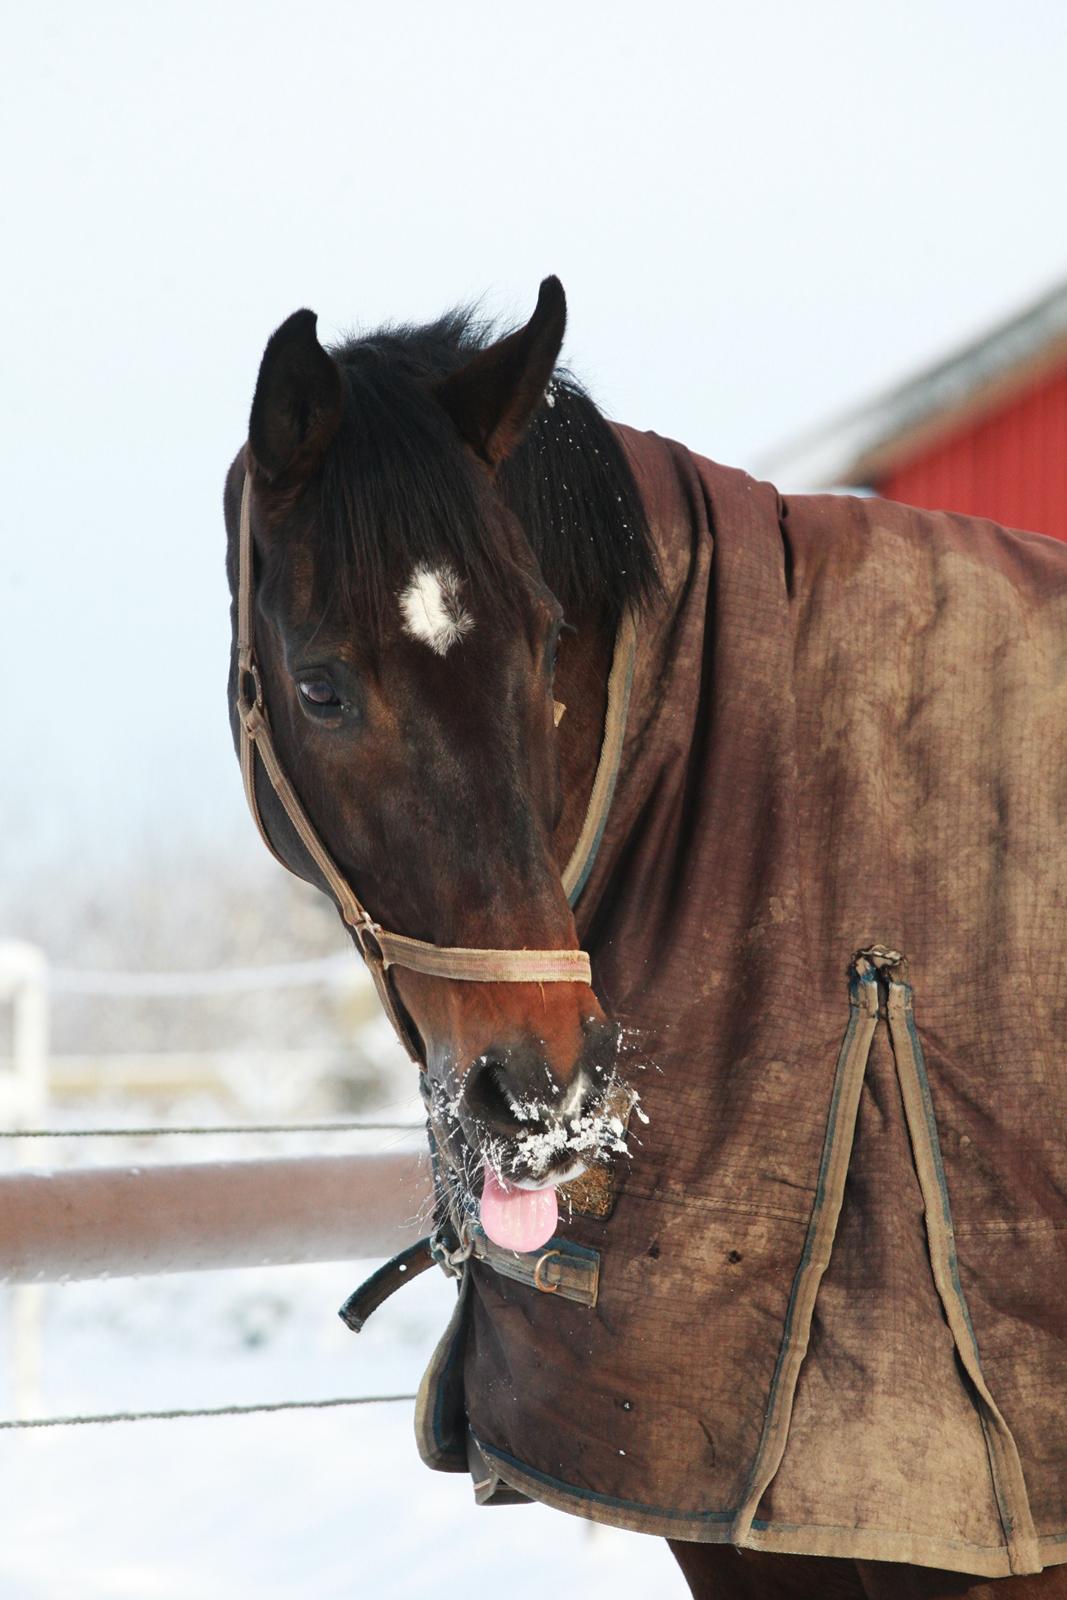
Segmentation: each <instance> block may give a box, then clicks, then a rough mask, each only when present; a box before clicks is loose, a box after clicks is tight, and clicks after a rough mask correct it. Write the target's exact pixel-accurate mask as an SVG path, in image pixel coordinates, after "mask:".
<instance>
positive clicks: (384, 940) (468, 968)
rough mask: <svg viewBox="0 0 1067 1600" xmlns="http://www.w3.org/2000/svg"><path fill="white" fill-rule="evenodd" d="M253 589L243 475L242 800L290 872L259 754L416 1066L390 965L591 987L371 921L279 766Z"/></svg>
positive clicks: (600, 774) (606, 776)
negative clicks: (266, 810)
mask: <svg viewBox="0 0 1067 1600" xmlns="http://www.w3.org/2000/svg"><path fill="white" fill-rule="evenodd" d="M253 582H254V578H253V563H252V486H251V478H250V475H249V474H248V473H247V472H246V473H245V479H244V487H243V489H242V492H241V525H240V538H239V547H238V569H237V715H238V719H239V724H240V749H241V776H242V779H243V781H244V790H245V797H246V799H247V800H248V806H249V810H250V811H251V813H252V816H253V819H254V820H255V823H256V827H257V828H258V829H259V832H260V835H261V836H262V839H263V842H264V843H265V844H266V846H267V848H268V850H270V852H271V854H272V855H273V856H274V857H275V858H276V860H278V861H280V862H281V864H282V866H283V867H288V865H289V864H288V862H286V861H284V860H282V857H281V856H280V855H279V853H278V851H277V850H276V849H275V847H274V845H273V844H272V843H271V840H270V837H269V835H268V833H267V830H266V827H265V826H264V823H263V818H262V816H261V815H260V810H259V802H258V800H257V797H256V757H257V755H258V757H259V761H260V764H261V765H262V768H263V771H264V773H265V774H266V777H267V780H268V782H269V783H270V785H271V788H272V789H273V790H274V793H275V794H276V795H277V797H278V799H279V801H280V802H281V804H282V807H283V808H284V810H285V813H286V815H287V816H288V818H289V821H290V822H291V823H292V825H293V827H294V829H295V830H296V833H297V836H298V838H299V839H300V842H301V844H302V845H303V846H304V849H305V850H306V851H307V853H308V855H309V856H310V857H311V859H312V861H313V862H314V863H315V866H316V867H317V868H318V870H319V872H320V874H321V875H322V878H323V879H324V881H325V883H326V885H327V887H328V888H329V891H330V893H331V894H332V895H333V897H334V899H335V900H336V902H337V905H338V907H339V909H340V912H341V915H342V917H343V918H344V920H345V922H346V923H347V924H348V926H349V927H350V928H351V929H352V931H353V933H354V934H355V937H356V940H357V941H358V943H359V947H360V950H361V952H362V954H363V959H364V961H365V962H366V964H367V966H368V967H369V969H370V973H371V976H372V978H373V979H374V984H375V987H376V988H377V990H378V995H379V998H380V999H381V1002H382V1005H383V1006H384V1008H385V1011H386V1014H387V1016H388V1017H389V1020H390V1022H391V1023H392V1024H393V1027H394V1028H395V1029H396V1032H397V1035H398V1037H399V1039H400V1041H401V1043H402V1044H403V1045H404V1048H405V1049H406V1050H407V1052H408V1054H409V1055H410V1056H411V1057H412V1059H413V1060H414V1061H419V1060H420V1059H421V1056H420V1053H419V1051H418V1048H417V1043H416V1041H414V1040H413V1039H412V1037H411V1033H410V1029H409V1027H408V1026H407V1025H406V1024H405V1021H404V1019H403V1016H402V1013H401V1010H400V1008H399V1005H398V1003H397V996H396V994H395V990H394V987H393V982H392V980H391V978H390V977H389V969H390V967H394V966H396V967H407V968H408V969H409V970H410V971H412V972H424V973H427V974H429V975H430V976H432V977H436V978H457V979H461V980H463V981H466V982H474V983H538V984H541V983H585V984H589V983H591V981H592V971H591V968H590V965H589V957H588V955H587V954H586V952H585V951H584V950H467V949H464V948H462V947H459V946H446V945H437V944H430V943H428V942H427V941H425V940H423V939H409V938H408V937H406V936H405V935H404V934H399V933H389V932H387V931H386V929H384V928H383V927H382V926H381V925H380V923H377V922H375V920H374V918H373V917H372V916H371V915H370V913H369V912H368V911H367V909H366V907H365V906H364V905H362V904H361V902H360V900H359V899H358V898H357V896H356V894H355V892H354V890H353V889H352V886H351V884H350V883H349V882H348V880H347V879H346V878H345V877H344V875H343V874H342V873H341V871H340V870H339V869H338V867H337V864H336V862H335V861H334V859H333V857H332V856H331V855H330V853H329V851H328V850H327V849H326V846H325V845H324V844H323V842H322V840H321V838H320V837H319V835H318V833H317V832H316V830H315V828H314V826H313V824H312V822H311V819H310V818H309V816H308V814H307V812H306V811H305V810H304V806H303V803H302V801H301V799H300V797H299V795H298V794H297V792H296V790H295V789H294V788H293V785H292V784H291V783H290V781H289V778H288V777H287V775H286V773H285V770H284V768H283V767H282V764H281V762H280V761H279V760H278V755H277V751H276V750H275V748H274V740H273V738H272V736H271V729H270V719H269V717H268V715H267V707H266V704H265V702H264V698H263V679H262V676H261V674H260V671H259V667H258V665H257V663H256V655H255V646H254V614H255V608H254V594H253ZM635 637H636V636H635V630H634V627H633V622H632V619H630V618H627V619H626V621H625V622H624V624H623V627H622V628H621V629H620V633H619V638H618V640H617V641H616V647H615V662H614V665H613V667H612V672H611V679H610V681H609V685H608V720H607V725H606V727H605V738H604V747H603V749H602V751H601V757H600V762H599V765H598V769H597V775H596V779H595V780H594V784H593V793H592V797H591V799H590V808H589V814H588V815H587V817H586V819H585V825H584V826H583V829H582V833H581V836H580V838H579V840H578V845H577V847H576V849H575V853H574V856H572V858H571V861H570V862H569V864H568V867H567V870H566V872H565V873H564V884H565V886H566V887H567V888H568V889H570V888H571V887H572V885H573V884H576V883H577V882H578V881H579V880H582V881H584V877H585V875H586V874H587V872H588V868H589V865H590V860H589V858H590V852H591V849H592V848H594V847H595V843H596V842H599V837H600V834H601V833H602V831H603V824H604V820H605V817H606V814H607V806H608V805H609V804H610V800H611V788H612V787H613V784H614V777H615V773H616V772H617V770H618V764H619V756H620V755H621V751H622V738H623V734H624V732H625V721H626V704H625V702H626V700H627V699H628V694H629V683H630V678H631V675H632V668H633V656H634V645H635ZM609 747H610V748H609Z"/></svg>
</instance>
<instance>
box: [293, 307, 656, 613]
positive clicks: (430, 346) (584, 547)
mask: <svg viewBox="0 0 1067 1600" xmlns="http://www.w3.org/2000/svg"><path fill="white" fill-rule="evenodd" d="M496 336H497V335H496V332H495V330H494V329H493V328H492V327H491V326H490V324H488V323H487V322H485V321H484V320H482V319H481V318H480V317H479V316H478V314H477V312H476V311H475V310H474V309H473V308H470V307H465V308H459V309H457V310H453V311H450V312H448V313H446V314H445V315H444V316H443V317H441V318H439V319H438V320H437V321H436V322H432V323H429V324H427V325H425V326H422V327H408V326H397V327H385V328H382V329H379V330H378V331H377V332H374V333H371V334H366V335H362V336H359V337H357V338H353V339H349V340H348V341H346V342H345V343H344V344H343V345H341V346H339V347H337V348H335V349H333V350H332V351H331V354H332V355H333V357H334V359H335V360H336V361H337V363H338V365H339V366H340V369H341V372H342V375H343V378H344V383H345V403H344V411H343V416H342V421H341V427H340V430H339V433H338V436H337V438H336V440H335V441H334V444H333V445H332V447H331V448H330V450H329V452H328V454H327V457H326V460H325V462H324V464H323V468H322V472H321V474H320V479H319V506H318V518H317V520H318V522H319V525H320V527H321V529H322V536H323V552H322V553H323V556H324V558H325V564H326V565H328V567H329V568H330V569H331V570H330V571H329V573H328V574H326V573H323V574H322V576H323V577H324V578H326V579H327V580H328V582H329V586H330V589H331V590H332V591H333V593H335V594H337V593H338V592H339V593H340V596H341V598H342V599H343V601H344V602H345V603H346V607H347V609H348V610H349V612H350V614H351V615H352V616H354V617H356V618H358V619H359V620H360V621H361V622H363V623H364V625H369V626H370V627H372V628H373V629H374V630H375V632H377V630H378V628H379V627H380V625H381V621H382V618H383V617H384V616H385V615H386V612H387V608H388V607H389V606H390V603H391V602H392V601H393V600H394V598H395V593H394V591H395V588H396V584H397V581H398V578H402V577H403V576H404V575H406V574H407V573H410V572H411V571H412V569H413V568H414V567H415V566H417V565H418V564H419V563H422V562H425V563H427V564H431V565H432V564H439V563H440V562H441V561H442V560H447V561H449V562H450V563H451V564H452V565H453V566H454V567H455V568H456V569H457V571H458V572H459V574H460V575H461V577H462V578H463V579H464V580H465V581H467V582H468V583H470V584H471V585H472V587H473V588H474V590H475V591H476V592H482V593H485V592H495V593H496V595H497V597H498V599H499V600H501V601H503V602H504V603H506V602H507V599H508V592H509V589H512V588H513V587H514V585H515V581H516V580H515V575H514V573H513V572H512V571H511V570H510V568H509V564H508V561H507V558H506V556H505V555H504V554H503V552H502V551H501V550H500V549H499V546H498V540H497V539H496V538H495V537H494V533H493V529H492V521H491V516H490V510H491V507H490V502H489V494H490V490H489V485H488V480H487V479H483V478H482V476H481V474H479V473H477V472H476V471H474V470H473V469H472V465H471V462H470V458H469V456H468V454H467V452H466V450H465V448H464V446H463V445H462V444H461V442H460V440H459V438H458V435H457V434H456V431H455V427H454V425H453V423H452V421H451V419H450V418H449V417H448V415H447V413H446V412H445V410H444V408H443V407H442V406H441V405H440V404H439V403H438V402H437V400H436V399H435V398H434V395H433V388H434V385H435V383H436V382H437V381H439V380H440V379H441V378H443V377H444V376H446V375H447V374H448V373H449V372H451V371H454V370H455V369H456V368H457V367H459V366H461V365H462V364H463V363H464V361H466V360H468V359H469V358H470V357H471V356H473V355H474V354H475V353H476V352H477V351H479V350H481V349H484V348H485V346H486V345H487V344H489V343H490V342H491V341H492V339H493V338H494V337H496ZM497 481H498V485H499V488H500V491H501V493H502V495H503V498H504V500H505V502H506V504H507V505H508V507H509V508H510V509H511V510H512V511H513V512H514V514H515V515H516V516H517V518H518V520H519V522H520V524H521V525H522V528H523V531H524V533H525V534H526V537H527V539H528V540H529V542H530V545H531V547H532V549H533V552H534V554H535V556H536V558H537V560H538V563H539V565H540V568H541V573H542V576H543V578H544V581H545V583H546V584H547V585H548V587H549V588H550V589H551V590H552V592H553V593H554V594H555V596H556V598H557V599H558V600H559V601H560V604H561V605H562V606H563V609H564V611H565V613H566V614H567V616H568V617H571V618H573V619H575V620H578V619H582V620H588V621H591V622H594V623H603V624H605V625H607V626H610V627H614V625H615V624H616V623H617V622H618V620H619V617H620V616H621V614H622V612H623V610H624V609H625V608H626V607H627V606H628V605H630V606H635V607H637V606H640V605H641V604H642V603H643V602H644V601H645V600H647V599H648V598H649V597H650V595H652V594H653V593H654V592H655V591H656V588H657V577H656V566H655V557H654V554H653V550H652V540H651V534H650V531H649V527H648V521H647V517H646V515H645V512H644V508H643V506H642V504H641V500H640V496H639V494H638V492H637V487H636V484H635V483H634V480H633V475H632V473H631V471H630V467H629V464H628V462H627V460H626V457H625V454H624V451H623V449H622V446H621V444H620V442H619V440H618V438H617V436H616V434H615V433H614V431H613V430H612V429H611V427H610V426H609V424H608V423H607V422H606V420H605V419H604V418H603V416H602V415H601V414H600V412H599V411H598V410H597V407H596V406H595V405H594V403H593V401H592V400H591V399H590V398H589V396H588V395H587V394H586V392H585V391H584V389H583V388H582V387H581V385H580V384H579V383H578V382H577V381H576V380H575V379H574V378H573V377H572V376H571V375H570V374H569V373H567V372H565V371H562V370H560V371H558V372H557V374H556V376H555V377H554V378H553V380H552V383H551V384H550V385H549V390H548V393H547V395H546V397H545V398H544V399H543V400H542V401H541V404H540V405H539V407H538V409H537V412H536V413H535V415H534V417H533V419H532V421H531V424H530V427H529V429H528V431H527V434H526V436H525V438H524V439H523V441H522V443H521V444H520V445H519V447H518V449H517V450H516V451H515V453H514V455H513V456H512V457H511V458H510V459H509V460H508V461H506V462H505V463H504V465H503V466H502V467H501V468H500V470H499V472H498V480H497Z"/></svg>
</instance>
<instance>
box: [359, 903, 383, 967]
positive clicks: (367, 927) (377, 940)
mask: <svg viewBox="0 0 1067 1600" xmlns="http://www.w3.org/2000/svg"><path fill="white" fill-rule="evenodd" d="M352 931H353V933H354V934H355V936H356V943H357V944H358V945H359V948H360V953H361V955H362V956H363V959H364V961H367V962H371V963H373V964H375V965H377V966H379V967H381V969H382V971H383V972H384V971H385V970H386V960H385V955H384V953H383V951H382V946H381V933H382V925H381V923H380V922H375V920H374V918H373V917H372V916H371V914H370V912H369V911H364V913H363V916H362V919H361V920H360V921H359V922H356V923H354V924H353V927H352Z"/></svg>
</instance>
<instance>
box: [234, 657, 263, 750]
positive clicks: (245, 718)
mask: <svg viewBox="0 0 1067 1600" xmlns="http://www.w3.org/2000/svg"><path fill="white" fill-rule="evenodd" d="M250 679H251V683H252V697H251V698H249V694H248V684H249V680H250ZM237 712H238V715H239V716H240V718H241V721H242V722H243V723H244V725H245V727H246V728H249V730H250V731H251V729H250V724H252V723H253V722H254V721H255V720H256V718H257V716H258V718H259V719H260V720H261V719H262V717H263V714H264V713H263V679H262V678H261V677H260V674H259V666H258V664H257V662H256V658H255V656H254V655H253V654H252V651H251V650H242V652H241V654H240V655H239V656H238V658H237Z"/></svg>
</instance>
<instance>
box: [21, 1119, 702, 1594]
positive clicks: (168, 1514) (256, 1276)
mask: <svg viewBox="0 0 1067 1600" xmlns="http://www.w3.org/2000/svg"><path fill="white" fill-rule="evenodd" d="M381 1142H382V1141H381V1139H379V1141H378V1143H379V1146H380V1145H381ZM164 1143H166V1144H169V1143H170V1141H169V1140H167V1141H159V1142H158V1144H160V1145H162V1144H164ZM69 1148H70V1147H69V1146H66V1147H65V1150H64V1154H66V1151H67V1150H69ZM286 1148H292V1146H291V1144H287V1145H286ZM320 1148H321V1145H320ZM330 1148H333V1145H332V1144H331V1145H330ZM55 1149H56V1147H55V1146H53V1150H52V1151H50V1152H49V1155H50V1157H51V1155H52V1154H54V1152H55ZM184 1153H188V1152H187V1148H186V1150H185V1151H184ZM222 1153H226V1154H232V1153H234V1152H233V1151H232V1150H227V1151H225V1152H223V1151H221V1150H216V1149H212V1150H210V1151H209V1150H207V1149H201V1148H198V1149H197V1151H196V1154H197V1155H198V1156H200V1155H203V1156H206V1155H208V1154H211V1155H216V1154H222ZM241 1153H242V1154H247V1155H251V1154H253V1153H259V1151H256V1152H253V1151H252V1150H250V1149H248V1148H247V1145H245V1146H242V1149H241ZM294 1153H295V1152H294ZM158 1155H159V1157H160V1158H164V1159H168V1160H172V1159H174V1157H175V1150H174V1149H167V1150H166V1152H164V1151H163V1150H162V1149H159V1150H158ZM124 1158H128V1159H131V1160H132V1159H136V1160H141V1159H142V1154H141V1152H140V1151H138V1153H137V1155H136V1157H132V1156H128V1154H127V1155H126V1156H123V1155H120V1154H119V1152H117V1151H114V1150H112V1151H108V1152H107V1154H106V1156H103V1155H101V1154H97V1156H96V1159H97V1160H100V1159H110V1160H114V1159H124ZM369 1270H371V1264H366V1263H361V1264H355V1265H330V1266H314V1267H295V1268H255V1269H250V1270H245V1271H240V1272H220V1273H199V1274H188V1275H182V1276H174V1277H169V1278H152V1279H140V1280H132V1279H119V1280H112V1281H107V1282H96V1283H83V1284H67V1285H55V1286H49V1287H47V1288H45V1289H44V1291H43V1298H44V1304H43V1324H42V1336H41V1347H40V1348H41V1383H40V1390H41V1392H40V1399H39V1404H40V1411H41V1413H42V1414H45V1415H56V1414H67V1413H71V1412H88V1411H114V1410H123V1409H149V1408H150V1409H160V1408H168V1407H179V1406H180V1407H189V1406H202V1405H208V1406H210V1405H223V1404H228V1403H254V1402H257V1401H274V1400H291V1399H310V1398H323V1397H329V1396H334V1395H355V1394H375V1393H391V1392H396V1391H408V1390H413V1389H414V1388H415V1387H416V1386H417V1382H418V1379H419V1376H420V1375H421V1372H422V1370H423V1367H424V1365H425V1363H426V1360H427V1359H428V1356H429V1354H430V1351H431V1349H432V1347H433V1344H434V1342H435V1340H436V1337H437V1335H438V1333H439V1331H440V1330H441V1328H443V1326H444V1323H445V1321H446V1319H447V1316H448V1312H449V1308H450V1303H451V1298H452V1293H453V1291H452V1288H451V1285H450V1284H449V1283H448V1282H447V1281H446V1280H445V1279H444V1278H443V1276H442V1275H440V1274H439V1273H428V1274H426V1275H425V1276H424V1277H422V1278H420V1279H419V1280H417V1281H415V1282H413V1283H412V1284H410V1285H409V1286H408V1287H407V1288H406V1289H405V1290H404V1291H403V1292H402V1293H401V1294H400V1295H399V1296H397V1297H396V1298H394V1299H393V1300H392V1301H390V1302H388V1303H387V1304H386V1305H385V1306H384V1307H383V1308H382V1309H381V1310H380V1311H379V1312H378V1313H377V1314H376V1316H375V1318H374V1319H373V1320H372V1321H371V1323H370V1324H369V1325H368V1327H367V1329H366V1330H365V1332H364V1333H362V1334H360V1335H358V1336H357V1335H353V1334H351V1333H349V1332H348V1331H347V1330H346V1329H345V1328H344V1326H343V1325H342V1324H341V1322H340V1321H339V1320H338V1318H337V1316H336V1308H337V1307H338V1306H339V1305H340V1303H341V1301H342V1300H343V1299H344V1297H345V1296H346V1294H347V1293H348V1292H349V1291H350V1289H351V1288H352V1287H353V1286H354V1285H355V1283H356V1282H358V1281H359V1280H360V1278H361V1277H362V1276H363V1275H364V1274H365V1273H366V1272H367V1271H369ZM6 1294H7V1301H6V1303H0V1408H2V1413H3V1415H4V1416H10V1415H12V1407H13V1402H14V1397H13V1395H12V1392H11V1351H10V1326H11V1318H10V1315H9V1312H10V1300H11V1291H6ZM0 1485H2V1505H3V1537H2V1538H0V1594H2V1595H3V1596H4V1600H243V1597H244V1596H251V1595H255V1596H256V1597H257V1600H304V1597H307V1600H363V1597H364V1596H384V1597H388V1600H393V1597H395V1600H426V1597H428V1596H430V1595H432V1594H435V1593H437V1592H439V1591H440V1589H441V1586H442V1585H445V1584H447V1585H448V1586H449V1588H450V1589H451V1588H452V1586H453V1585H456V1584H459V1585H460V1586H461V1588H460V1592H464V1591H466V1592H470V1587H471V1584H472V1582H473V1583H474V1584H476V1585H477V1587H479V1588H481V1589H483V1590H484V1589H486V1588H489V1590H490V1592H492V1593H494V1594H500V1595H506V1596H507V1597H508V1600H535V1597H536V1600H543V1597H544V1595H545V1594H546V1593H554V1592H557V1591H558V1590H559V1589H560V1587H561V1585H565V1588H566V1591H567V1592H574V1593H577V1594H580V1595H582V1596H583V1597H585V1600H598V1597H601V1596H603V1597H605V1600H607V1597H609V1596H610V1597H611V1600H627V1597H630V1596H635V1597H637V1596H640V1597H644V1596H651V1595H654V1596H656V1597H657V1600H658V1597H660V1596H663V1597H665V1600H668V1597H670V1596H672V1595H674V1596H683V1595H684V1594H685V1592H686V1591H685V1587H684V1585H683V1584H682V1581H681V1578H680V1575H679V1574H678V1572H677V1569H676V1567H675V1565H674V1562H673V1560H672V1558H671V1557H670V1554H669V1552H668V1550H667V1547H666V1545H665V1543H663V1541H662V1540H658V1539H651V1538H645V1537H642V1536H640V1535H636V1534H623V1533H620V1532H617V1531H615V1530H607V1529H597V1528H594V1527H593V1526H592V1525H591V1524H588V1523H585V1522H582V1521H580V1520H578V1519H575V1518H572V1517H568V1516H565V1515H563V1514H561V1513H557V1512H553V1511H549V1510H547V1509H545V1508H543V1507H540V1506H518V1507H495V1508H484V1509H479V1508H477V1507H476V1506H475V1505H474V1503H473V1498H472V1495H471V1490H470V1484H469V1481H468V1480H467V1478H466V1477H465V1476H459V1475H439V1474H435V1473H430V1472H428V1471H427V1470H426V1469H425V1468H424V1467H423V1466H422V1465H421V1463H420V1462H419V1460H418V1456H417V1454H416V1450H415V1445H414V1440H413V1437H412V1430H411V1405H410V1404H406V1403H402V1404H391V1405H381V1406H368V1407H358V1408H350V1409H344V1410H334V1411H320V1412H315V1411H311V1412H299V1413H283V1414H280V1415H279V1414H275V1415H268V1416H257V1417H248V1418H242V1417H229V1418H220V1419H210V1420H204V1419H196V1420H188V1421H178V1422H165V1423H164V1422H143V1423H136V1424H128V1425H127V1424H122V1425H110V1426H95V1427H74V1428H62V1429H54V1430H51V1429H50V1430H41V1431H39V1432H2V1433H0Z"/></svg>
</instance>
